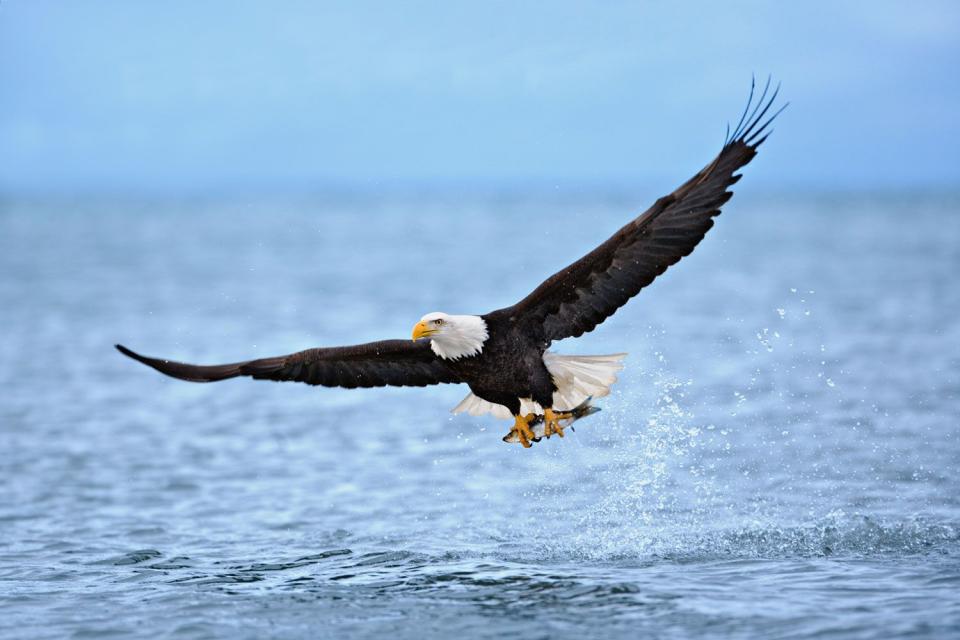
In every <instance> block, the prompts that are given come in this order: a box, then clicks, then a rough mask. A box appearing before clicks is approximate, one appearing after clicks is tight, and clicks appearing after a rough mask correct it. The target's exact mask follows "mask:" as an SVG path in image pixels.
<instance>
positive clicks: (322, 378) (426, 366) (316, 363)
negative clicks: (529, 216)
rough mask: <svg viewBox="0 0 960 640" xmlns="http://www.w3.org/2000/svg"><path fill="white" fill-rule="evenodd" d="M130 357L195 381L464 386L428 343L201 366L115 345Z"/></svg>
mask: <svg viewBox="0 0 960 640" xmlns="http://www.w3.org/2000/svg"><path fill="white" fill-rule="evenodd" d="M116 347H117V350H118V351H120V353H122V354H123V355H125V356H129V357H131V358H133V359H134V360H137V361H139V362H142V363H143V364H145V365H147V366H148V367H153V368H154V369H156V370H157V371H159V372H160V373H165V374H166V375H168V376H171V377H173V378H179V379H181V380H188V381H190V382H216V381H218V380H226V379H228V378H236V377H240V376H248V377H250V378H255V379H257V380H276V381H278V382H280V381H288V380H289V381H292V382H305V383H307V384H313V385H323V386H325V387H344V388H346V389H354V388H356V387H383V386H386V385H391V386H395V387H424V386H426V385H429V384H441V383H444V382H460V380H459V378H458V376H457V375H456V374H455V373H454V372H453V371H451V370H450V367H448V366H447V364H446V363H445V362H444V361H443V360H442V359H441V358H439V357H438V356H437V355H436V354H435V353H434V352H433V351H432V350H431V348H430V341H429V340H418V341H416V342H413V341H411V340H381V341H379V342H368V343H366V344H358V345H352V346H349V347H328V348H318V349H307V350H306V351H298V352H297V353H291V354H290V355H286V356H278V357H276V358H260V359H258V360H246V361H243V362H233V363H231V364H215V365H198V364H187V363H184V362H174V361H173V360H164V359H161V358H149V357H147V356H142V355H140V354H139V353H135V352H133V351H131V350H130V349H127V348H126V347H124V346H123V345H119V344H118V345H116Z"/></svg>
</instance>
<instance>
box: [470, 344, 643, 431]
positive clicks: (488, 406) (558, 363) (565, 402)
mask: <svg viewBox="0 0 960 640" xmlns="http://www.w3.org/2000/svg"><path fill="white" fill-rule="evenodd" d="M626 355H627V354H625V353H615V354H612V355H608V356H561V355H559V354H556V353H551V352H550V351H547V352H545V353H544V354H543V363H544V364H545V365H546V367H547V371H549V372H550V375H551V376H553V382H554V384H555V385H556V386H557V390H556V392H554V394H553V408H555V409H572V408H573V407H576V406H578V405H579V404H580V403H581V402H583V401H584V400H586V399H587V398H589V397H591V396H592V397H594V398H602V397H603V396H605V395H608V394H609V393H610V386H611V385H612V384H613V383H614V382H616V381H617V372H618V371H620V370H621V369H623V363H622V362H621V361H622V360H623V359H624V358H625V357H626ZM520 404H521V406H520V412H521V413H523V414H527V413H536V414H542V413H543V407H541V406H540V405H539V404H537V403H536V402H534V401H533V400H531V399H530V398H521V399H520ZM453 413H468V414H470V415H471V416H481V415H484V414H486V413H489V414H491V415H493V416H494V417H495V418H501V419H504V420H509V419H512V418H513V416H512V415H510V410H509V409H507V408H506V407H505V406H503V405H502V404H494V403H492V402H487V401H486V400H484V399H483V398H479V397H477V396H475V395H473V394H472V393H471V394H469V395H467V397H466V398H464V399H463V400H462V401H461V402H460V404H458V405H457V406H455V407H454V408H453Z"/></svg>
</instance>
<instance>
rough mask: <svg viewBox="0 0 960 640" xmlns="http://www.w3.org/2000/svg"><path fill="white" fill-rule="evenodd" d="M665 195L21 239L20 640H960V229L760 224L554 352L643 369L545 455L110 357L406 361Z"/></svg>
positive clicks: (16, 596)
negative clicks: (437, 317)
mask: <svg viewBox="0 0 960 640" xmlns="http://www.w3.org/2000/svg"><path fill="white" fill-rule="evenodd" d="M746 182H748V181H746V180H745V181H744V183H746ZM744 190H745V191H749V189H747V188H746V187H744ZM653 195H654V194H647V195H644V196H640V197H628V196H623V195H621V196H616V195H611V196H605V195H596V194H593V195H590V194H587V195H583V194H581V195H568V196H559V195H549V194H548V195H544V194H534V195H530V196H518V195H516V194H512V195H507V196H499V197H493V196H476V195H472V196H463V197H454V196H452V195H436V194H432V195H428V196H414V195H409V194H406V195H398V196H391V197H386V196H384V197H359V196H347V195H343V194H340V195H338V196H336V197H334V196H330V197H324V196H316V197H312V198H303V199H300V200H269V201H263V200H258V201H255V202H246V201H232V200H225V201H219V200H215V201H183V202H180V201H164V202H141V201H135V200H115V201H109V202H107V201H70V200H61V201H45V202H35V201H26V200H23V201H10V200H8V201H6V202H4V203H2V204H0V328H2V332H0V335H2V339H0V394H2V395H0V635H2V636H3V637H8V638H65V637H72V638H84V637H90V638H102V637H111V636H112V637H124V638H163V637H176V638H264V637H282V638H324V637H330V638H343V637H364V636H381V637H391V638H393V637H399V638H424V637H518V636H523V637H606V638H615V637H623V638H635V637H663V638H671V637H676V638H686V637H695V636H720V637H734V638H756V637H764V638H813V637H831V638H874V637H931V638H943V637H949V636H954V637H956V636H958V635H960V596H958V593H960V479H958V473H957V472H958V466H960V424H958V415H960V411H958V409H960V404H958V396H960V351H958V348H957V345H960V287H958V286H957V274H960V199H958V198H957V197H954V196H934V195H922V194H921V195H916V194H903V195H900V196H890V195H876V196H864V197H856V198H854V197H828V196H823V197H762V198H761V197H754V198H751V197H749V194H738V195H737V197H736V198H734V200H732V201H731V202H730V204H729V205H728V206H727V207H726V210H725V212H724V214H723V215H722V216H720V218H718V220H717V225H716V227H715V228H714V229H713V230H712V231H711V232H710V233H709V234H708V236H707V238H706V239H705V241H704V243H703V244H702V245H701V246H700V247H698V249H697V250H696V252H695V253H694V254H693V255H692V256H690V257H689V258H686V259H684V260H683V261H682V262H681V263H680V264H678V265H677V266H675V267H673V268H671V270H670V271H669V272H668V273H667V274H666V275H665V276H663V277H662V278H661V279H659V280H657V282H656V283H654V285H653V286H651V287H650V288H649V289H647V290H645V291H643V292H642V293H641V295H640V296H638V297H637V298H636V299H635V300H634V301H633V302H632V303H631V304H629V305H628V306H627V307H625V308H624V309H622V310H621V311H619V312H618V313H617V314H616V316H614V317H613V318H611V319H610V320H608V321H607V322H606V323H604V324H603V325H602V326H601V327H599V328H598V330H596V331H595V332H593V333H591V334H588V335H586V336H584V337H583V338H581V339H578V340H572V341H565V342H562V343H559V344H557V345H555V349H556V350H558V351H560V352H566V353H587V354H590V353H600V354H603V353H614V352H620V351H628V352H629V353H630V355H629V357H628V358H627V360H626V363H627V365H626V369H625V370H624V371H623V372H622V375H621V376H620V380H619V382H618V383H617V384H616V386H615V387H614V393H613V394H612V395H611V396H609V397H607V398H604V399H602V401H601V402H600V404H601V406H602V407H603V411H602V412H601V413H599V414H597V415H596V416H592V417H590V418H588V419H585V420H584V421H582V422H580V423H578V424H577V428H576V432H575V433H572V434H568V437H566V438H564V439H562V440H560V439H557V438H553V439H551V440H549V441H543V442H541V443H539V444H538V445H536V446H534V447H533V448H532V449H530V450H524V449H522V448H521V447H519V446H516V445H508V444H505V443H503V442H501V440H500V437H501V436H502V435H503V434H504V433H506V431H507V428H508V424H507V423H504V422H499V421H496V420H493V419H490V418H472V417H466V416H451V415H450V413H449V409H450V408H451V407H453V406H454V405H455V404H456V403H457V402H458V401H459V400H460V399H461V398H462V396H463V395H465V394H466V392H467V390H466V388H464V387H459V386H444V387H433V388H426V389H378V390H358V391H345V390H337V389H322V388H313V387H308V386H305V385H297V384H292V383H291V384H274V383H268V382H257V381H252V380H232V381H228V382H222V383H217V384H211V385H197V384H189V383H186V382H181V381H177V380H172V379H169V378H165V377H162V376H160V375H159V374H157V373H156V372H153V371H151V370H149V369H147V368H145V367H142V366H140V365H138V364H137V363H135V362H133V361H131V360H128V359H126V358H123V357H122V356H120V355H119V354H118V353H116V352H115V351H114V350H113V347H112V345H113V344H114V343H115V342H123V343H124V344H126V345H128V346H130V347H131V348H134V349H137V350H139V351H142V352H144V353H146V354H149V355H158V356H163V357H168V358H173V359H182V360H187V361H194V362H211V363H212V362H225V361H235V360H240V359H247V358H252V357H263V356H270V355H279V354H284V353H289V352H292V351H295V350H299V349H303V348H307V347H311V346H321V345H338V344H350V343H356V342H364V341H367V340H374V339H379V338H386V337H400V338H405V337H408V336H409V334H410V329H411V327H412V325H413V324H414V323H415V322H416V321H417V320H418V319H419V318H420V316H421V315H423V314H424V313H426V312H429V311H434V310H444V311H448V312H451V313H483V312H486V311H489V310H492V309H495V308H499V307H501V306H505V305H508V304H512V303H513V302H515V301H516V300H518V299H519V298H521V297H522V296H523V295H525V294H526V293H528V292H529V291H530V290H531V289H532V288H533V287H534V286H536V285H537V284H538V283H539V282H540V281H541V280H542V279H544V278H545V277H546V276H548V275H550V274H551V273H553V272H554V271H556V270H557V269H559V268H560V267H561V266H563V265H564V264H566V263H567V262H569V261H571V260H572V259H574V258H576V257H578V256H580V255H582V254H583V253H584V252H586V251H587V250H589V249H590V248H592V247H593V246H594V245H595V244H597V243H598V242H600V241H601V240H603V239H604V238H606V237H607V236H608V235H609V234H610V233H612V232H613V231H615V230H616V229H617V228H618V227H619V226H620V225H621V224H623V223H624V222H626V220H627V219H629V217H630V216H631V215H635V214H636V213H638V212H639V211H640V210H641V209H642V208H643V207H644V206H645V203H646V202H649V201H652V199H653V198H652V196H653Z"/></svg>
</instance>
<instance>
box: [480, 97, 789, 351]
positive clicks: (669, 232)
mask: <svg viewBox="0 0 960 640" xmlns="http://www.w3.org/2000/svg"><path fill="white" fill-rule="evenodd" d="M769 87H770V83H769V81H768V82H767V88H766V89H764V91H763V95H761V96H760V100H759V101H758V102H757V103H756V106H755V107H754V106H753V87H751V90H750V100H749V101H748V103H747V109H746V110H745V111H744V115H743V117H742V118H741V120H740V124H739V125H738V126H737V128H736V129H735V130H734V132H733V134H732V135H730V136H729V137H728V139H727V141H726V142H725V144H724V145H723V148H722V149H721V150H720V153H719V155H717V156H716V158H714V159H713V161H711V162H710V163H709V164H708V165H707V166H706V167H705V168H704V169H703V170H701V171H700V172H698V173H697V174H696V175H695V176H693V177H692V178H690V180H688V181H687V182H685V183H684V184H682V185H681V186H680V187H679V188H677V189H676V190H675V191H674V192H673V193H671V194H670V195H667V196H664V197H663V198H660V199H659V200H657V202H656V203H655V204H654V205H653V206H652V207H650V209H648V210H647V211H646V212H645V213H643V214H642V215H641V216H639V217H638V218H636V219H634V220H632V221H631V222H629V223H628V224H627V225H626V226H625V227H623V228H622V229H620V230H619V231H617V232H616V233H615V234H614V235H613V236H612V237H611V238H610V239H608V240H607V241H606V242H604V243H603V244H601V245H600V246H598V247H597V248H596V249H594V250H593V251H591V252H590V253H588V254H587V255H586V256H584V257H583V258H581V259H580V260H577V261H576V262H574V263H573V264H571V265H569V266H568V267H566V268H565V269H562V270H561V271H559V272H557V273H556V274H554V275H553V276H551V277H550V278H548V279H547V280H546V281H544V282H543V284H541V285H540V286H539V287H537V288H536V290H534V291H533V293H531V294H530V295H528V296H527V297H526V298H524V299H523V300H521V301H520V302H518V303H517V304H515V305H514V306H512V307H507V308H505V309H500V310H499V311H496V312H494V313H497V314H499V315H501V316H507V317H510V318H513V319H515V321H516V322H521V323H524V322H525V323H529V324H534V325H537V326H538V327H542V328H543V333H544V337H545V338H546V339H547V341H548V342H550V341H553V340H561V339H563V338H569V337H578V336H581V335H583V334H584V333H586V332H587V331H591V330H593V328H594V327H596V326H597V325H598V324H600V323H601V322H603V321H604V320H605V319H606V318H608V317H610V316H611V315H613V313H614V312H615V311H616V310H617V309H619V308H620V307H622V306H623V305H624V304H626V303H627V301H628V300H629V299H630V298H632V297H633V296H635V295H636V294H637V293H639V292H640V290H641V289H643V288H644V287H646V286H647V285H648V284H650V283H651V282H653V280H654V279H655V278H656V277H657V276H659V275H660V274H662V273H663V272H664V271H666V269H667V267H669V266H670V265H672V264H674V263H675V262H677V261H678V260H680V259H681V258H682V257H684V256H686V255H688V254H689V253H690V252H691V251H693V248H694V247H695V246H696V245H697V244H698V243H699V242H700V240H701V239H703V236H704V234H705V233H706V232H707V230H708V229H710V227H711V226H713V218H714V216H716V215H718V214H719V213H720V206H721V205H723V203H725V202H726V201H727V200H729V199H730V196H732V195H733V193H732V192H730V191H728V190H727V189H728V187H730V185H732V184H734V183H735V182H736V181H737V180H739V179H740V175H739V174H738V173H736V172H737V171H738V170H739V169H740V168H741V167H743V166H744V165H745V164H747V163H748V162H750V160H751V159H752V158H753V156H754V155H755V154H756V152H757V147H759V146H760V144H761V143H762V142H763V141H764V140H765V139H766V135H765V131H766V129H767V127H768V126H769V124H770V122H771V121H772V120H773V119H774V118H775V117H776V116H777V114H778V113H780V111H777V112H775V113H773V114H772V115H770V116H768V113H769V111H770V108H771V106H772V105H773V103H774V101H775V100H776V97H777V91H774V92H773V94H772V95H771V97H770V99H769V100H767V99H766V96H767V89H769ZM751 107H752V108H753V109H752V111H751ZM781 111H782V108H781ZM764 117H767V119H766V120H764Z"/></svg>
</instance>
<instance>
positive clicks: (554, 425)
mask: <svg viewBox="0 0 960 640" xmlns="http://www.w3.org/2000/svg"><path fill="white" fill-rule="evenodd" d="M572 417H573V414H572V413H556V412H554V410H553V409H544V410H543V435H545V436H546V437H548V438H549V437H550V436H552V435H553V434H557V435H558V436H560V437H561V438H562V437H563V427H562V426H560V421H561V420H567V419H568V418H572Z"/></svg>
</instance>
